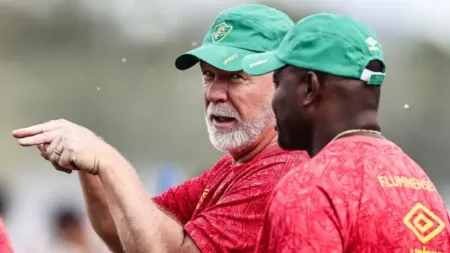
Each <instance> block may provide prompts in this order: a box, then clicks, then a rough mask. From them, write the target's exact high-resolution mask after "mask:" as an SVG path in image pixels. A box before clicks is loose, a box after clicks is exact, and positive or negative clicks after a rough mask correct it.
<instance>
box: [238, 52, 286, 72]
mask: <svg viewBox="0 0 450 253" xmlns="http://www.w3.org/2000/svg"><path fill="white" fill-rule="evenodd" d="M284 66H286V63H284V62H282V61H281V60H280V59H278V57H277V56H276V55H275V52H266V53H259V54H251V55H248V56H246V57H245V58H244V59H243V60H242V69H243V70H244V71H245V72H246V73H247V74H249V75H252V76H260V75H265V74H267V73H270V72H272V71H275V70H277V69H280V68H282V67H284Z"/></svg>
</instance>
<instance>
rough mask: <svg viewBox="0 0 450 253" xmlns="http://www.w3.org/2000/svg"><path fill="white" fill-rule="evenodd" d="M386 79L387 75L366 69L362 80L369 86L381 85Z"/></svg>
mask: <svg viewBox="0 0 450 253" xmlns="http://www.w3.org/2000/svg"><path fill="white" fill-rule="evenodd" d="M385 77H386V74H385V73H382V72H374V71H372V70H368V69H364V70H363V72H362V74H361V78H360V79H361V80H363V81H366V82H367V84H368V85H381V84H382V83H383V81H384V78H385Z"/></svg>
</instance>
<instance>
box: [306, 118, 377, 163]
mask: <svg viewBox="0 0 450 253" xmlns="http://www.w3.org/2000/svg"><path fill="white" fill-rule="evenodd" d="M316 129H317V130H316V131H315V132H314V133H313V141H312V149H311V150H308V153H309V155H310V156H311V157H313V156H315V155H316V154H317V153H319V152H320V151H321V150H322V149H323V148H324V147H325V146H326V145H328V143H330V142H331V141H332V140H333V138H335V137H336V136H338V135H339V134H341V133H343V132H345V131H348V130H357V129H363V130H374V131H380V125H379V123H378V119H377V113H376V112H368V113H363V114H360V115H358V116H357V117H352V118H350V119H348V120H340V121H339V120H336V121H334V122H333V121H332V120H330V121H328V122H327V123H322V124H320V126H317V127H316ZM352 135H367V136H373V137H376V138H383V137H382V136H380V135H379V134H377V133H374V132H364V131H361V132H353V133H349V134H344V135H343V136H340V138H341V137H348V136H352Z"/></svg>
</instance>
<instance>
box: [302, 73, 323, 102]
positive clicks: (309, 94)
mask: <svg viewBox="0 0 450 253" xmlns="http://www.w3.org/2000/svg"><path fill="white" fill-rule="evenodd" d="M305 82H306V88H305V89H306V92H305V100H304V101H303V105H305V106H307V105H310V104H312V103H314V102H315V101H316V100H317V99H318V98H319V90H320V82H319V77H318V76H317V74H316V73H314V72H313V71H308V73H307V74H306V77H305Z"/></svg>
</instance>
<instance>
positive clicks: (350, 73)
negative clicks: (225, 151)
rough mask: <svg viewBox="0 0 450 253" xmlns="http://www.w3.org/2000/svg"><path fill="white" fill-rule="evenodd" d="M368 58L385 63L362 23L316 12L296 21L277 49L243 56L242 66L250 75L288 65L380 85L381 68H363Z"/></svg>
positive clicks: (373, 36)
mask: <svg viewBox="0 0 450 253" xmlns="http://www.w3.org/2000/svg"><path fill="white" fill-rule="evenodd" d="M372 60H379V61H381V62H382V63H383V65H384V64H385V63H384V59H383V52H382V47H381V44H380V43H379V42H378V39H377V37H376V35H375V34H374V33H373V32H372V31H371V30H370V29H369V28H368V27H367V26H366V25H364V24H363V23H361V22H358V21H356V20H354V19H352V18H349V17H346V16H341V15H335V14H328V13H320V14H315V15H311V16H308V17H306V18H304V19H302V20H300V21H299V22H297V23H296V24H295V26H294V28H293V29H291V30H290V31H289V32H288V33H287V34H286V36H285V37H284V39H283V41H282V42H281V44H280V45H279V47H278V49H276V50H274V51H272V52H266V53H260V54H253V55H248V56H247V57H245V58H244V60H242V68H243V70H244V71H245V72H247V73H248V74H250V75H263V74H266V73H269V72H272V71H275V70H277V69H280V68H282V67H284V66H285V65H291V66H294V67H299V68H304V69H310V70H316V71H321V72H324V73H328V74H331V75H336V76H342V77H349V78H356V79H360V80H363V81H366V82H367V84H369V85H381V84H382V83H383V81H384V78H385V73H384V71H383V72H373V71H370V70H368V69H366V67H367V64H368V63H369V62H370V61H372Z"/></svg>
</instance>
